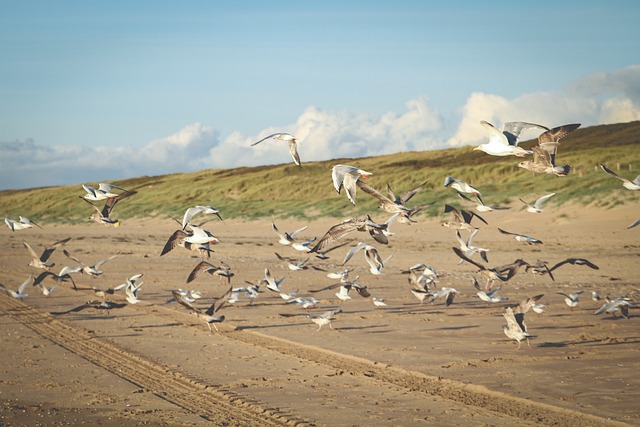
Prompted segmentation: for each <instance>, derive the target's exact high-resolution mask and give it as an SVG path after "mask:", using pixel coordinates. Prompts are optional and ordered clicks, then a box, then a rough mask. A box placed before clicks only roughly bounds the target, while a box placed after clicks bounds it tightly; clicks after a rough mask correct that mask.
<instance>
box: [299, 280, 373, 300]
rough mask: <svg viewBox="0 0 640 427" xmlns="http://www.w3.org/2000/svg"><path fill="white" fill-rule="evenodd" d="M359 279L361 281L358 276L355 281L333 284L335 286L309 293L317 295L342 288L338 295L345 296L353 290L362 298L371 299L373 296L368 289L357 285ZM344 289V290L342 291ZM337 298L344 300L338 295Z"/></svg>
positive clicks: (313, 290) (342, 281)
mask: <svg viewBox="0 0 640 427" xmlns="http://www.w3.org/2000/svg"><path fill="white" fill-rule="evenodd" d="M358 279H360V276H356V277H355V279H353V280H341V281H340V282H338V283H333V284H331V285H329V286H325V287H324V288H320V289H312V290H310V291H309V292H311V293H317V292H322V291H326V290H329V289H335V288H341V289H340V291H339V292H338V293H342V294H343V295H346V294H347V293H348V292H349V291H350V290H351V289H352V288H353V289H355V291H356V292H357V293H358V295H360V296H361V297H363V298H369V297H370V296H371V294H370V293H369V291H368V290H367V287H366V286H362V285H360V284H358V283H356V282H357V281H358ZM342 288H344V289H342ZM336 296H337V297H338V298H340V299H342V298H341V297H340V296H339V295H338V294H336ZM346 299H351V297H349V298H346Z"/></svg>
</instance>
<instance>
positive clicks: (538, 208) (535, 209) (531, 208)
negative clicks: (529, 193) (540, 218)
mask: <svg viewBox="0 0 640 427" xmlns="http://www.w3.org/2000/svg"><path fill="white" fill-rule="evenodd" d="M555 195H556V193H551V194H547V195H546V196H542V197H540V198H539V199H537V200H536V201H535V203H534V204H533V205H531V204H529V203H527V202H525V201H524V200H522V199H520V201H521V202H522V203H524V204H525V205H526V206H527V212H531V213H540V212H542V211H543V209H542V204H543V203H545V202H546V201H547V200H549V199H550V198H552V197H553V196H555Z"/></svg>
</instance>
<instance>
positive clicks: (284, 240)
mask: <svg viewBox="0 0 640 427" xmlns="http://www.w3.org/2000/svg"><path fill="white" fill-rule="evenodd" d="M307 227H308V226H307V225H305V226H304V227H302V228H299V229H298V230H296V231H294V232H292V233H287V232H286V231H285V232H284V233H282V232H280V230H279V229H278V227H276V224H275V223H273V222H272V223H271V228H273V231H275V232H276V234H277V235H278V237H279V238H280V239H279V240H278V243H280V244H281V245H284V246H290V245H291V244H292V243H293V242H295V237H296V236H297V235H298V234H300V233H301V232H303V231H304V230H306V229H307Z"/></svg>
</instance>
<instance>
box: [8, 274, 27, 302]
mask: <svg viewBox="0 0 640 427" xmlns="http://www.w3.org/2000/svg"><path fill="white" fill-rule="evenodd" d="M32 283H33V276H31V275H29V277H28V278H27V280H25V281H24V282H23V283H22V284H21V285H20V287H19V288H18V290H17V291H14V290H13V289H9V288H7V287H6V286H5V285H3V284H1V283H0V287H1V288H3V289H4V290H5V291H7V294H9V295H10V296H12V297H13V298H17V299H25V298H26V297H27V296H28V294H25V293H24V291H25V290H26V289H27V287H28V286H31V284H32Z"/></svg>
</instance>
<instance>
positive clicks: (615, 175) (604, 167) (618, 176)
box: [600, 164, 630, 182]
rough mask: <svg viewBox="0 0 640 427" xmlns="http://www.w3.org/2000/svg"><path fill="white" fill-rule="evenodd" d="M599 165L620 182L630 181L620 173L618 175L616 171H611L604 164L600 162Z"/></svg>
mask: <svg viewBox="0 0 640 427" xmlns="http://www.w3.org/2000/svg"><path fill="white" fill-rule="evenodd" d="M600 167H601V168H602V170H603V171H605V172H606V173H607V174H608V175H611V176H612V177H614V178H618V179H619V180H620V181H622V182H630V181H629V180H628V179H626V178H623V177H621V176H620V175H618V174H617V173H615V172H614V171H612V170H611V169H609V168H608V167H606V166H605V165H603V164H601V165H600Z"/></svg>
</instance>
